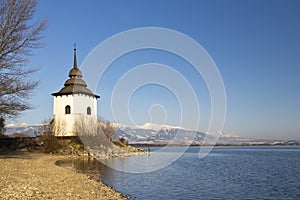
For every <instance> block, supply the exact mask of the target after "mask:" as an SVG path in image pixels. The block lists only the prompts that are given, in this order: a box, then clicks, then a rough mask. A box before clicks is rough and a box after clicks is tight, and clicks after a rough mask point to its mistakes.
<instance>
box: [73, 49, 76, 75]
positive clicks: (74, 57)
mask: <svg viewBox="0 0 300 200" xmlns="http://www.w3.org/2000/svg"><path fill="white" fill-rule="evenodd" d="M73 68H74V69H77V58H76V44H74V66H73Z"/></svg>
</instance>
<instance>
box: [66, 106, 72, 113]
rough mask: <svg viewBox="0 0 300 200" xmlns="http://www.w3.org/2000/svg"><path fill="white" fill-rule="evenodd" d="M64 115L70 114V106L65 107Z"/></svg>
mask: <svg viewBox="0 0 300 200" xmlns="http://www.w3.org/2000/svg"><path fill="white" fill-rule="evenodd" d="M65 114H71V106H69V105H67V106H66V107H65Z"/></svg>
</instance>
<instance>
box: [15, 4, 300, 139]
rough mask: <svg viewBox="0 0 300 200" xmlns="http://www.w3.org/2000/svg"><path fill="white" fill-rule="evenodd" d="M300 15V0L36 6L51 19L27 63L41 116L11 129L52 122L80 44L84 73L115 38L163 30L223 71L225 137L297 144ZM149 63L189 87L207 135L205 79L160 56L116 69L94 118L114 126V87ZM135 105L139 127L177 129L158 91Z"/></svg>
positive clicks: (32, 113)
mask: <svg viewBox="0 0 300 200" xmlns="http://www.w3.org/2000/svg"><path fill="white" fill-rule="evenodd" d="M299 9H300V2H299V1H297V0H295V1H291V0H282V1H277V0H272V1H271V0H268V1H267V0H251V1H250V0H245V1H240V0H236V1H233V0H228V1H219V0H218V1H215V0H208V1H200V0H195V1H192V0H190V1H167V0H165V1H158V0H157V1H155V0H151V1H121V0H120V1H78V0H75V1H58V0H53V1H40V2H39V6H38V8H37V12H36V15H35V20H40V19H43V18H44V17H48V27H47V29H46V31H45V32H44V35H45V38H44V40H43V42H44V43H45V46H44V47H43V48H41V49H38V50H37V51H35V52H34V53H35V55H34V56H33V57H31V59H30V62H29V63H28V64H29V66H30V67H32V68H38V69H39V70H38V71H37V72H36V73H35V74H33V75H32V78H33V79H35V80H40V86H39V87H38V89H37V90H36V91H35V92H34V94H33V96H32V98H31V100H30V102H31V104H32V105H33V106H34V107H35V108H34V109H33V110H28V111H26V112H24V113H23V114H22V115H21V116H20V117H19V118H18V119H16V120H14V121H12V122H13V123H20V122H27V123H41V122H42V121H43V120H44V119H46V118H51V117H53V116H52V104H53V97H52V96H51V95H50V94H51V93H53V92H57V91H58V90H59V89H60V88H61V87H62V86H63V83H64V81H65V80H66V79H67V75H68V72H69V70H70V68H71V67H72V64H73V63H72V62H73V60H72V59H73V44H74V43H76V44H77V52H78V54H77V58H78V63H79V64H80V63H82V62H83V60H84V59H85V57H86V56H87V55H88V54H89V52H90V51H91V50H92V49H94V48H95V47H96V46H97V45H98V44H99V43H100V42H102V41H104V40H105V39H107V38H109V37H110V36H112V35H114V34H117V33H119V32H122V31H125V30H128V29H132V28H140V27H163V28H168V29H173V30H176V31H179V32H182V33H184V34H186V35H188V36H189V37H191V38H193V39H194V40H196V41H197V42H198V43H199V44H201V45H202V46H203V47H204V48H205V49H206V51H207V52H208V53H209V55H210V56H211V57H212V59H213V60H214V62H215V63H216V65H217V66H218V68H219V71H220V73H221V75H222V78H223V81H224V85H225V88H226V94H227V116H226V121H225V125H224V131H225V132H231V133H235V134H237V135H240V136H244V137H251V138H270V139H275V138H278V139H300V123H299V122H300V121H299V119H300V92H299V86H300V79H299V75H300V37H299V36H300V23H299V19H300V12H299ZM99 59H101V58H99ZM150 62H156V63H163V64H165V65H168V66H171V67H173V68H174V69H176V70H178V71H179V72H180V73H181V74H183V75H184V76H185V77H186V78H187V79H188V80H189V81H190V83H191V84H192V85H193V88H194V89H195V91H196V95H197V97H198V101H199V102H200V111H201V120H202V121H201V123H200V129H201V130H205V129H206V128H207V125H208V122H209V118H210V114H209V113H210V101H209V93H208V92H207V89H206V86H205V83H204V82H203V80H202V79H201V76H198V75H197V74H195V73H194V71H193V69H192V68H191V66H190V65H189V63H187V62H186V61H185V60H183V59H181V58H179V57H178V56H176V55H173V54H170V53H166V52H162V51H157V50H144V51H137V52H131V53H129V54H128V55H125V56H122V57H120V59H118V60H117V61H115V62H114V63H113V64H112V65H111V67H110V68H109V69H108V70H107V71H106V73H105V76H104V77H103V79H102V80H101V82H100V83H99V86H98V89H97V91H96V93H97V94H99V95H100V96H101V97H102V98H101V99H100V100H99V102H98V109H99V111H98V114H99V115H100V116H102V117H104V118H105V119H108V120H112V121H113V120H114V119H113V116H112V112H111V107H110V96H111V93H112V89H113V86H114V85H115V84H116V82H117V81H118V79H120V77H121V76H122V74H124V73H126V72H127V71H128V70H130V69H132V68H134V67H135V66H137V65H141V64H143V63H150ZM158 73H159V72H158ZM83 78H84V77H83ZM166 78H169V77H166ZM120 103H122V100H120ZM158 104H160V105H163V106H164V110H163V109H162V107H161V106H154V107H152V108H153V109H152V110H151V112H150V114H151V117H149V115H148V110H149V107H151V105H158ZM129 105H130V106H129V108H130V112H131V115H132V118H133V120H134V121H135V123H137V124H143V123H145V122H148V121H151V120H152V122H164V121H165V122H166V123H167V124H171V125H177V124H178V122H179V121H180V109H179V108H178V101H176V97H175V96H174V95H173V94H172V93H171V92H170V91H169V90H168V89H167V88H163V87H160V86H158V85H148V86H145V87H142V88H140V89H139V90H137V91H136V92H135V93H134V95H133V96H132V99H131V100H130V104H129ZM165 112H167V115H166V116H165V117H161V116H162V115H165V114H164V113H165ZM192 116H193V113H191V117H192ZM166 117H167V119H166Z"/></svg>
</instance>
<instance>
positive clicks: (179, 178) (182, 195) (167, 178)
mask: <svg viewBox="0 0 300 200" xmlns="http://www.w3.org/2000/svg"><path fill="white" fill-rule="evenodd" d="M152 150H157V149H152ZM166 151H168V152H169V153H172V152H176V151H178V148H168V149H167V150H166ZM198 152H199V148H197V147H192V148H189V149H188V150H187V151H186V152H185V153H184V154H183V156H182V157H180V158H179V159H178V160H176V161H175V162H173V163H172V164H171V165H169V166H167V167H165V168H163V169H160V170H157V171H154V172H148V173H140V174H134V173H126V172H121V171H117V170H113V169H111V168H109V167H106V166H105V165H103V164H101V163H99V162H97V161H95V160H89V161H87V160H81V159H77V160H73V161H62V162H59V163H58V164H59V165H64V166H69V167H75V168H77V170H83V171H84V173H87V174H89V175H91V176H93V177H95V178H97V179H99V180H101V181H102V182H104V183H105V184H108V185H111V186H113V187H114V188H115V189H116V190H118V191H120V192H122V193H123V194H129V195H130V196H131V198H132V199H134V198H136V199H300V147H215V148H214V149H213V150H212V151H211V153H210V154H208V156H206V157H205V158H202V159H199V156H198ZM142 157H144V158H145V156H136V158H135V162H136V161H138V160H139V159H140V160H141V161H142V162H144V160H143V159H142ZM148 158H149V159H150V160H151V155H150V156H148ZM117 160H118V162H116V163H117V164H118V165H120V162H121V163H122V162H125V163H126V162H131V161H130V159H128V158H124V159H117Z"/></svg>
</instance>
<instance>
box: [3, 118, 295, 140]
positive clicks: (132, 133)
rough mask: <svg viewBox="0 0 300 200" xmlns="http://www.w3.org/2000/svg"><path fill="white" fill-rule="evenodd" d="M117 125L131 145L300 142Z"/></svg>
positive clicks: (22, 127)
mask: <svg viewBox="0 0 300 200" xmlns="http://www.w3.org/2000/svg"><path fill="white" fill-rule="evenodd" d="M114 125H115V127H116V135H115V139H118V138H120V137H123V138H124V139H125V140H127V141H128V142H129V143H131V144H166V143H173V144H196V145H198V144H215V142H217V143H218V144H231V145H240V144H278V143H281V144H282V143H283V144H298V145H299V143H300V142H299V141H281V140H278V141H277V140H264V139H248V138H242V137H239V136H237V135H235V134H231V133H220V134H219V135H218V137H217V138H216V135H214V134H210V133H205V132H201V131H194V130H189V129H186V128H182V127H179V126H170V125H161V124H154V123H146V124H144V125H142V126H129V125H123V124H114ZM5 128H6V132H5V134H6V135H11V136H13V135H19V134H23V135H27V136H30V137H35V136H38V135H41V134H42V132H43V130H44V124H33V125H30V124H26V123H22V124H8V125H6V126H5Z"/></svg>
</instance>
